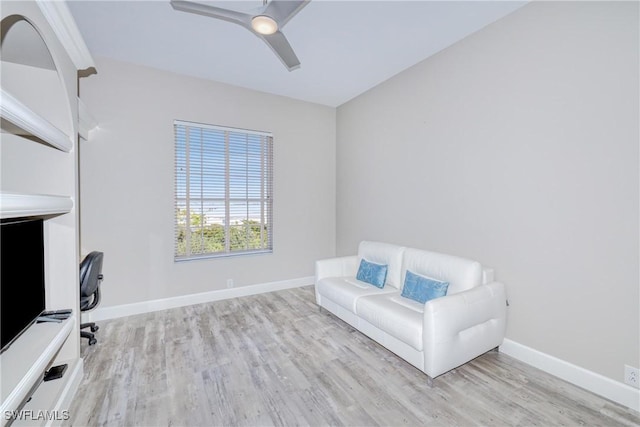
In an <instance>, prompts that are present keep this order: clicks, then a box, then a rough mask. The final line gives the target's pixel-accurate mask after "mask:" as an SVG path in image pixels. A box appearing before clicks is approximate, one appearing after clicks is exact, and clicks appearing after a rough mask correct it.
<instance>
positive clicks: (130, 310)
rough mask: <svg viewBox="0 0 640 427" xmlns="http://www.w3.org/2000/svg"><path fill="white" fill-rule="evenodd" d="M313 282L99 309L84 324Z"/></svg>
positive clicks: (311, 278)
mask: <svg viewBox="0 0 640 427" xmlns="http://www.w3.org/2000/svg"><path fill="white" fill-rule="evenodd" d="M313 282H314V276H308V277H301V278H298V279H291V280H281V281H278V282H268V283H260V284H257V285H249V286H240V287H237V288H230V289H220V290H217V291H210V292H202V293H198V294H190V295H180V296H177V297H172V298H163V299H155V300H150V301H143V302H136V303H132V304H123V305H114V306H111V307H98V308H97V309H96V310H94V311H90V312H86V313H82V323H86V322H98V321H100V320H108V319H116V318H119V317H125V316H132V315H135V314H144V313H151V312H153V311H159V310H166V309H169V308H177V307H184V306H188V305H193V304H201V303H204V302H211V301H221V300H225V299H230V298H238V297H244V296H249V295H257V294H263V293H265V292H273V291H280V290H283V289H291V288H299V287H301V286H307V285H313Z"/></svg>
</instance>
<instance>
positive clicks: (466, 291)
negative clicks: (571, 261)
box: [315, 241, 507, 378]
mask: <svg viewBox="0 0 640 427" xmlns="http://www.w3.org/2000/svg"><path fill="white" fill-rule="evenodd" d="M362 259H365V260H366V261H368V262H372V263H376V264H382V265H386V266H387V275H386V280H385V282H384V287H382V288H378V287H376V286H373V285H371V284H369V283H365V282H361V281H359V280H357V279H356V273H357V271H358V268H359V266H360V261H361V260H362ZM407 271H411V272H412V273H414V274H418V275H421V276H425V277H428V278H431V279H434V280H438V281H442V282H448V283H449V286H448V289H447V293H446V296H442V297H439V298H435V299H432V300H430V301H427V302H426V303H424V304H421V303H419V302H416V301H414V300H412V299H408V298H405V297H403V296H401V291H402V288H403V284H404V280H405V276H406V273H407ZM315 293H316V302H317V303H318V305H319V306H320V307H323V308H325V309H326V310H328V311H330V312H331V313H333V314H334V315H336V316H337V317H339V318H340V319H342V320H344V321H345V322H347V323H349V324H350V325H351V326H353V327H354V328H356V329H358V330H359V331H360V332H362V333H364V334H366V335H367V336H369V337H370V338H372V339H374V340H375V341H377V342H378V343H380V344H381V345H383V346H384V347H386V348H387V349H389V350H391V351H392V352H394V353H395V354H397V355H398V356H400V357H402V358H403V359H405V360H406V361H407V362H409V363H411V364H412V365H414V366H415V367H417V368H418V369H420V370H422V371H423V372H425V373H426V374H427V375H428V376H429V377H430V378H435V377H437V376H438V375H441V374H443V373H445V372H447V371H449V370H451V369H453V368H455V367H458V366H460V365H462V364H464V363H466V362H468V361H470V360H471V359H473V358H475V357H477V356H479V355H481V354H483V353H485V352H487V351H489V350H491V349H494V348H496V347H498V346H499V345H500V344H501V343H502V341H503V338H504V334H505V327H506V302H507V301H506V295H505V289H504V285H503V284H502V283H499V282H495V281H493V271H492V270H491V269H483V267H482V266H481V264H480V263H479V262H476V261H472V260H468V259H464V258H460V257H456V256H452V255H446V254H441V253H435V252H428V251H425V250H419V249H414V248H406V247H401V246H397V245H392V244H388V243H382V242H370V241H363V242H361V243H360V245H359V247H358V254H357V255H354V256H347V257H339V258H331V259H324V260H319V261H316V277H315Z"/></svg>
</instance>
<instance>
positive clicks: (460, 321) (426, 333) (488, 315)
mask: <svg viewBox="0 0 640 427" xmlns="http://www.w3.org/2000/svg"><path fill="white" fill-rule="evenodd" d="M506 317H507V299H506V294H505V289H504V285H503V284H502V283H500V282H491V283H488V284H485V285H480V286H477V287H475V288H473V289H469V290H467V291H464V292H459V293H457V294H453V295H448V296H445V297H442V298H436V299H434V300H431V301H428V302H427V303H426V304H425V309H424V320H423V322H424V323H423V330H422V333H423V344H424V352H425V372H427V373H428V374H429V375H431V376H432V377H434V376H436V375H440V374H441V373H444V372H446V371H448V370H450V369H453V368H455V367H456V366H459V365H461V364H463V363H466V362H468V361H469V360H471V359H473V358H474V357H477V356H479V355H481V354H483V353H485V352H487V351H489V350H491V349H492V348H495V347H497V346H499V345H500V344H502V341H503V339H504V334H505V329H506ZM429 371H430V372H429Z"/></svg>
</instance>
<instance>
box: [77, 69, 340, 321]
mask: <svg viewBox="0 0 640 427" xmlns="http://www.w3.org/2000/svg"><path fill="white" fill-rule="evenodd" d="M96 61H97V69H98V74H97V75H94V76H91V77H89V78H87V79H83V80H82V81H81V88H80V92H81V95H82V99H83V101H84V102H85V104H86V105H87V106H88V108H89V111H91V112H92V114H93V115H94V116H95V118H96V119H97V121H98V122H99V128H98V129H97V130H96V131H94V132H93V133H92V138H91V140H90V141H88V142H86V143H83V145H82V147H81V153H80V175H81V208H82V209H81V251H82V253H83V254H86V253H88V252H89V251H92V250H100V251H103V252H104V253H105V259H104V266H103V273H104V276H105V279H104V282H103V286H102V290H103V301H102V303H101V307H102V308H105V307H109V306H117V305H121V304H128V303H135V302H142V301H149V300H154V299H160V298H170V297H175V296H181V295H188V294H193V293H200V292H208V291H214V290H219V289H226V283H227V279H233V280H234V282H235V286H236V287H238V286H245V285H253V284H261V283H267V282H273V281H281V280H289V279H297V278H302V277H308V276H312V275H313V272H314V262H315V260H316V259H318V258H322V257H328V256H333V255H334V254H335V172H336V171H335V109H333V108H329V107H324V106H319V105H315V104H309V103H305V102H300V101H295V100H292V99H288V98H284V97H280V96H274V95H268V94H264V93H259V92H255V91H251V90H247V89H241V88H237V87H233V86H229V85H225V84H221V83H215V82H210V81H205V80H200V79H196V78H192V77H185V76H180V75H177V74H172V73H168V72H164V71H159V70H155V69H151V68H146V67H142V66H137V65H133V64H128V63H123V62H116V61H113V60H110V59H106V58H96ZM174 119H179V120H187V121H194V122H201V123H210V124H216V125H221V126H231V127H239V128H246V129H256V130H263V131H271V132H273V135H274V169H275V173H274V251H273V253H272V254H266V255H253V256H239V257H233V258H217V259H206V260H198V261H188V262H179V263H175V262H174V260H173V238H174V217H173V213H174V200H173V195H174V171H173V167H174V140H173V120H174Z"/></svg>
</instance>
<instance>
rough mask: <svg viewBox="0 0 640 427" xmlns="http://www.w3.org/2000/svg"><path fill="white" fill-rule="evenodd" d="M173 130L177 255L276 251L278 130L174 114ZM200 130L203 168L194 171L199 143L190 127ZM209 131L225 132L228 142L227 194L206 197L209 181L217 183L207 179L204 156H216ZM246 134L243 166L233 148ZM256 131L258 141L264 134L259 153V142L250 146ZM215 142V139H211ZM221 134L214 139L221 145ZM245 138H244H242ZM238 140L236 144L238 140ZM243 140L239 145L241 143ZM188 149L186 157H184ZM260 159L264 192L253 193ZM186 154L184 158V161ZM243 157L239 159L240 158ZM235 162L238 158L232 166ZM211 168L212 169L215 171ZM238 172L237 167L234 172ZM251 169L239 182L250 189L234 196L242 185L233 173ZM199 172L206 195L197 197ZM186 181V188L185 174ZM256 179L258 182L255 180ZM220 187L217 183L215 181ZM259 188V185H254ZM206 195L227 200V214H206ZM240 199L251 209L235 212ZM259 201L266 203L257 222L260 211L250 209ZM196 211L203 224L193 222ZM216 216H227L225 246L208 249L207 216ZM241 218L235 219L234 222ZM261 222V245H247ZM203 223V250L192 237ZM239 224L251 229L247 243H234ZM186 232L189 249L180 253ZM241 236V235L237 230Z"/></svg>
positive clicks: (203, 256) (186, 258)
mask: <svg viewBox="0 0 640 427" xmlns="http://www.w3.org/2000/svg"><path fill="white" fill-rule="evenodd" d="M180 128H182V130H183V132H184V137H183V138H184V139H183V141H182V151H180V149H181V147H179V135H178V133H179V129H180ZM173 131H174V150H175V151H174V221H173V222H174V245H173V247H174V251H173V254H174V261H175V262H182V261H189V260H195V259H207V258H226V257H235V256H247V255H256V254H268V253H273V147H274V141H273V134H272V133H271V132H266V131H256V130H251V129H242V128H234V127H228V126H220V125H212V124H206V123H197V122H191V121H185V120H174V121H173ZM192 131H196V132H200V162H201V163H200V171H199V172H196V173H194V172H193V170H192V168H191V162H192V156H191V149H192V148H193V147H192V146H193V145H194V144H195V143H194V142H193V140H192V139H191V137H190V132H192ZM207 131H209V132H210V133H211V135H209V137H211V138H214V139H215V138H217V137H219V136H220V134H222V135H223V143H224V147H222V151H223V152H224V159H223V161H222V163H223V164H222V166H223V168H224V197H210V196H207V197H205V196H204V195H203V192H204V190H203V188H204V187H205V186H207V185H211V184H212V183H213V182H214V181H215V178H209V180H210V181H206V183H205V179H206V178H205V175H207V174H206V173H205V172H204V167H205V163H204V161H203V158H204V156H205V155H206V156H215V151H216V150H215V149H212V148H211V147H210V149H209V151H207V150H205V149H204V138H205V137H204V132H207ZM213 133H217V137H213V136H212V135H213ZM238 136H241V137H242V138H246V146H245V149H246V155H245V156H244V157H243V156H240V157H239V158H240V159H246V165H245V168H242V167H238V166H237V161H236V162H233V161H232V160H231V158H232V154H233V155H234V156H235V155H237V152H235V151H233V150H230V148H231V147H232V146H233V148H234V149H237V147H239V146H240V145H241V144H238V142H239V140H236V139H234V138H237V137H238ZM251 137H253V140H252V142H253V144H255V142H256V141H255V137H260V142H259V147H260V153H259V155H256V151H255V147H254V149H250V138H251ZM209 142H211V141H209ZM220 142H222V141H220V140H216V141H215V142H212V144H213V145H214V146H215V147H216V148H217V150H220V149H221V147H220V145H217V146H216V144H220ZM240 142H241V141H240ZM232 144H233V145H232ZM236 144H238V145H236ZM180 154H182V157H180ZM256 158H258V159H259V180H260V195H259V196H258V197H255V196H253V197H250V196H249V193H250V183H249V181H250V178H252V179H253V180H254V181H255V179H256V176H255V175H251V176H250V173H251V172H253V173H255V159H256ZM181 160H184V163H181V162H180V161H181ZM236 160H237V159H236ZM250 160H253V161H254V163H252V164H251V166H250ZM232 163H233V164H234V165H233V166H232ZM181 165H182V166H184V169H185V170H184V171H180V170H179V168H180V166H181ZM219 166H220V165H218V169H217V170H215V172H216V173H217V177H218V179H220V177H221V173H220V172H221V171H220V168H219ZM209 172H211V170H210V171H209ZM234 172H235V173H234ZM239 172H244V173H245V178H246V180H245V181H242V179H240V180H239V181H238V183H240V184H242V185H244V186H245V190H246V193H245V195H244V196H243V197H236V196H235V195H233V196H232V194H231V193H232V192H234V191H237V188H239V187H236V188H234V189H233V190H232V189H231V187H232V184H231V183H232V179H233V178H232V176H235V177H236V179H238V178H237V177H238V173H239ZM194 176H195V177H196V179H199V180H200V197H199V198H198V197H195V198H194V197H193V194H192V191H191V188H190V187H191V183H192V182H193V179H194ZM181 179H182V181H183V188H180V185H181V184H180V180H181ZM254 184H255V182H254ZM214 187H215V185H214ZM216 189H217V190H218V191H219V190H220V185H219V183H218V187H216ZM253 190H254V191H255V188H253ZM194 200H195V201H198V200H199V201H200V205H201V206H200V209H199V210H198V209H196V212H193V211H192V209H193V203H192V202H193V201H194ZM205 201H207V202H212V203H216V202H217V203H223V207H224V216H221V215H217V216H214V215H206V213H205V209H204V204H205ZM233 203H237V204H240V205H243V204H244V205H245V206H246V215H245V216H238V215H235V216H233V215H232V213H231V211H232V204H233ZM256 203H257V204H258V205H259V207H260V215H259V219H258V220H257V222H255V223H252V222H251V221H255V219H254V217H252V216H251V215H250V213H249V211H250V205H251V204H254V205H255V204H256ZM180 209H184V220H182V223H181V211H180ZM193 213H195V214H196V215H199V217H196V218H199V219H197V221H199V222H201V224H199V225H195V226H194V225H193V220H194V217H193V216H192V214H193ZM210 217H213V218H215V219H217V220H219V221H220V220H222V224H221V225H222V227H223V228H224V249H223V250H219V251H209V252H208V251H206V250H204V239H205V238H204V230H205V228H206V227H207V226H208V225H213V224H208V220H207V218H210ZM238 218H241V221H242V223H239V221H238ZM234 221H235V222H234ZM189 224H190V226H189V228H190V229H191V231H190V232H189V233H187V232H186V228H187V226H188V225H189ZM255 225H257V226H258V227H259V230H260V236H259V240H260V241H259V246H260V247H257V248H246V246H249V245H250V244H249V238H250V233H252V232H253V231H254V227H253V226H255ZM194 227H195V228H196V231H197V230H198V228H199V229H200V232H201V242H200V244H201V249H203V251H202V252H198V253H194V252H192V250H193V246H192V243H191V239H192V237H193V234H194V232H193V228H194ZM234 228H240V229H242V228H244V229H245V232H246V239H247V240H246V241H245V249H233V247H232V242H231V240H232V232H231V230H232V229H234ZM181 231H182V232H184V236H185V242H184V249H185V252H184V253H182V254H181V253H179V252H180V250H179V245H180V241H179V238H180V233H181ZM236 236H237V235H236Z"/></svg>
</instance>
